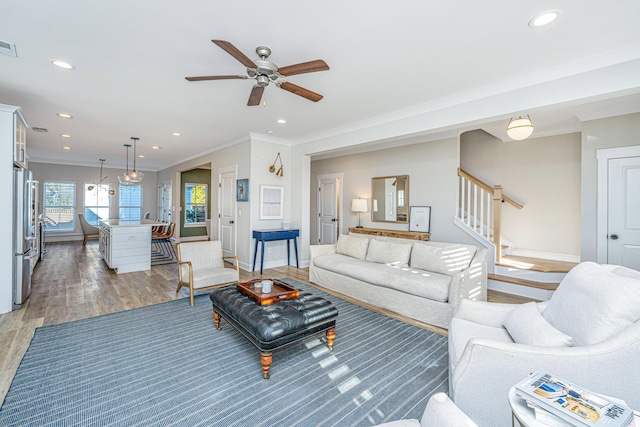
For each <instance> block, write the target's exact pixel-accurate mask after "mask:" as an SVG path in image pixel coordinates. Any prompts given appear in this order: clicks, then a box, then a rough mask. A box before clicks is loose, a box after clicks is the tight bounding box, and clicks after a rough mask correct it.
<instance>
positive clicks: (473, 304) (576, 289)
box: [449, 262, 640, 427]
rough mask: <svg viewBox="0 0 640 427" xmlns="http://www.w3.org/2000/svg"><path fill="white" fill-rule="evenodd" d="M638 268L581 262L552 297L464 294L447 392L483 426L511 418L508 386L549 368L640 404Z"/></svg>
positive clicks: (454, 327)
mask: <svg viewBox="0 0 640 427" xmlns="http://www.w3.org/2000/svg"><path fill="white" fill-rule="evenodd" d="M639 363H640V272H637V271H635V270H631V269H629V268H625V267H620V266H613V265H599V264H596V263H593V262H583V263H581V264H579V265H577V266H576V267H574V268H573V269H572V270H571V271H570V272H569V273H568V274H567V275H566V277H565V278H564V279H563V280H562V282H561V283H560V286H559V287H558V289H557V290H556V291H555V292H554V294H553V296H552V297H551V299H550V300H549V301H545V302H540V303H533V302H531V303H527V304H497V303H490V302H484V301H471V300H463V301H462V302H461V304H460V306H459V308H458V311H457V312H456V314H455V315H454V317H453V319H452V320H451V324H450V325H449V396H451V398H452V399H453V401H454V402H455V403H456V405H457V406H458V407H459V408H460V409H462V410H463V411H464V412H465V413H466V414H467V415H469V417H471V418H472V419H473V420H474V421H475V422H476V423H477V424H478V425H479V426H480V427H493V426H502V425H510V417H511V411H510V407H509V402H508V398H507V397H508V393H509V389H510V388H511V387H512V386H513V385H515V384H516V383H517V382H518V381H520V380H522V379H523V378H525V377H526V376H527V375H529V374H530V373H531V372H533V371H536V370H539V369H543V370H546V371H548V372H550V373H552V374H555V375H557V376H559V377H562V378H565V379H566V380H567V381H571V382H572V383H574V384H578V385H580V386H582V387H584V388H586V389H588V390H591V391H592V392H595V393H601V394H604V395H608V396H613V397H617V398H619V399H623V400H624V401H626V403H627V405H629V406H630V407H631V408H633V409H640V393H639V392H638V384H640V369H638V364H639Z"/></svg>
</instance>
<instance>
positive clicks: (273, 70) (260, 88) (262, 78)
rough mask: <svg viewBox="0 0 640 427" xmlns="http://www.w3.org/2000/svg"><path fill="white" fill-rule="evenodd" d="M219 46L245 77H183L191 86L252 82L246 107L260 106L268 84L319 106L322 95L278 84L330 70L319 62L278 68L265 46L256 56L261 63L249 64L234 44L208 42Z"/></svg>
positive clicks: (324, 63)
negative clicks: (211, 82)
mask: <svg viewBox="0 0 640 427" xmlns="http://www.w3.org/2000/svg"><path fill="white" fill-rule="evenodd" d="M211 41H212V42H213V43H215V44H216V45H218V46H219V47H220V48H221V49H222V50H224V51H225V52H227V53H228V54H229V55H231V56H233V57H234V58H235V59H237V60H238V61H240V63H242V65H244V66H245V67H247V75H229V76H200V77H185V79H187V80H189V81H190V82H197V81H202V80H229V79H243V80H245V79H254V80H256V84H255V85H254V86H253V89H252V90H251V95H249V101H248V102H247V105H248V106H255V105H260V100H261V99H262V93H263V92H264V88H265V87H267V86H268V85H269V83H270V82H274V84H275V85H276V86H278V87H279V88H281V89H284V90H286V91H288V92H291V93H293V94H296V95H298V96H301V97H303V98H306V99H308V100H309V101H313V102H318V101H320V100H321V99H322V95H320V94H319V93H315V92H312V91H310V90H309V89H305V88H303V87H300V86H298V85H294V84H293V83H289V82H286V81H284V80H281V78H282V77H287V76H293V75H296V74H305V73H313V72H316V71H325V70H328V69H329V66H328V65H327V63H326V62H324V61H323V60H322V59H316V60H315V61H309V62H302V63H300V64H294V65H289V66H287V67H278V66H277V65H276V64H274V63H273V62H271V61H269V60H268V59H267V58H269V55H271V49H269V48H268V47H266V46H258V47H257V48H256V53H257V54H258V57H259V58H260V59H257V60H255V61H252V60H251V59H249V58H248V57H247V56H246V55H245V54H243V53H242V52H241V51H240V50H239V49H238V48H237V47H235V46H234V45H233V44H231V43H229V42H227V41H224V40H211Z"/></svg>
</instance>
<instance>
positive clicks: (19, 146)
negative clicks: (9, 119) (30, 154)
mask: <svg viewBox="0 0 640 427" xmlns="http://www.w3.org/2000/svg"><path fill="white" fill-rule="evenodd" d="M13 140H14V144H13V163H15V164H16V165H19V166H21V167H23V168H25V169H26V168H27V122H26V121H25V120H24V117H23V116H22V113H21V112H20V110H19V109H18V110H16V111H15V112H14V113H13Z"/></svg>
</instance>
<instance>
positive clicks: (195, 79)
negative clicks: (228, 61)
mask: <svg viewBox="0 0 640 427" xmlns="http://www.w3.org/2000/svg"><path fill="white" fill-rule="evenodd" d="M246 78H247V76H200V77H185V79H187V80H189V81H190V82H199V81H202V80H230V79H246Z"/></svg>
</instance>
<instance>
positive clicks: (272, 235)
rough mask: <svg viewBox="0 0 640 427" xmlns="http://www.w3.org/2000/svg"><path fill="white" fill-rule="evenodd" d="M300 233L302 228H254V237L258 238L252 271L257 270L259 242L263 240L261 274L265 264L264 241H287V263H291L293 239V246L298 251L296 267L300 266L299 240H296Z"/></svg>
mask: <svg viewBox="0 0 640 427" xmlns="http://www.w3.org/2000/svg"><path fill="white" fill-rule="evenodd" d="M299 235H300V230H285V229H282V228H280V229H277V230H253V238H254V239H256V248H255V250H254V251H253V269H252V270H251V271H255V269H256V258H257V256H258V242H262V250H261V251H260V274H262V266H263V265H264V242H273V241H276V240H286V241H287V265H289V260H290V247H291V245H290V244H289V242H290V241H291V240H293V246H294V248H295V251H296V267H298V242H297V240H296V237H298V236H299ZM298 268H299V267H298Z"/></svg>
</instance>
